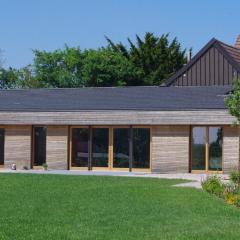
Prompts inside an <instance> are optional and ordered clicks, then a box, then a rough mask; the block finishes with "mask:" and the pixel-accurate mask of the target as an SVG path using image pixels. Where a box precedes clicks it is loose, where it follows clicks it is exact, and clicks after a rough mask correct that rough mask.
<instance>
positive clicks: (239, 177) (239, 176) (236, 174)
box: [230, 171, 240, 187]
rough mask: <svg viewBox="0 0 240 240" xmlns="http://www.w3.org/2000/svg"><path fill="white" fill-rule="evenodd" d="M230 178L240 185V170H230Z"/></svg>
mask: <svg viewBox="0 0 240 240" xmlns="http://www.w3.org/2000/svg"><path fill="white" fill-rule="evenodd" d="M230 180H231V181H232V182H233V183H234V184H236V185H237V186H238V187H239V186H240V171H233V172H231V173H230Z"/></svg>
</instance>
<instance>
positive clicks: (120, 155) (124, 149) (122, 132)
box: [113, 128, 130, 168]
mask: <svg viewBox="0 0 240 240" xmlns="http://www.w3.org/2000/svg"><path fill="white" fill-rule="evenodd" d="M129 137H130V129H129V128H114V129H113V167H114V168H129Z"/></svg>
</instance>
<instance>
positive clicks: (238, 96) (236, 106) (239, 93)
mask: <svg viewBox="0 0 240 240" xmlns="http://www.w3.org/2000/svg"><path fill="white" fill-rule="evenodd" d="M225 103H226V105H227V107H228V110H229V112H230V114H231V115H233V116H234V117H236V119H237V121H236V124H239V123H240V79H239V80H236V81H235V82H234V90H233V93H232V94H230V95H229V96H228V97H227V98H226V100H225Z"/></svg>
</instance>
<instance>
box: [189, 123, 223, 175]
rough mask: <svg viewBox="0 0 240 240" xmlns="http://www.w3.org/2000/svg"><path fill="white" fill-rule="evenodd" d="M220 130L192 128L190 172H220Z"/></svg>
mask: <svg viewBox="0 0 240 240" xmlns="http://www.w3.org/2000/svg"><path fill="white" fill-rule="evenodd" d="M222 135H223V134H222V128H221V127H193V129H192V170H200V171H222V138H223V136H222Z"/></svg>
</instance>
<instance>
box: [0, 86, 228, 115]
mask: <svg viewBox="0 0 240 240" xmlns="http://www.w3.org/2000/svg"><path fill="white" fill-rule="evenodd" d="M229 91H231V87H230V86H210V87H157V86H155V87H111V88H75V89H25V90H1V91H0V111H23V112H24V111H26V112H27V111H36V112H37V111H94V110H140V111H141V110H143V111H150V110H152V111H171V110H201V109H209V110H210V109H225V108H226V107H225V105H224V97H225V96H224V95H225V94H227V93H228V92H229Z"/></svg>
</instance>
